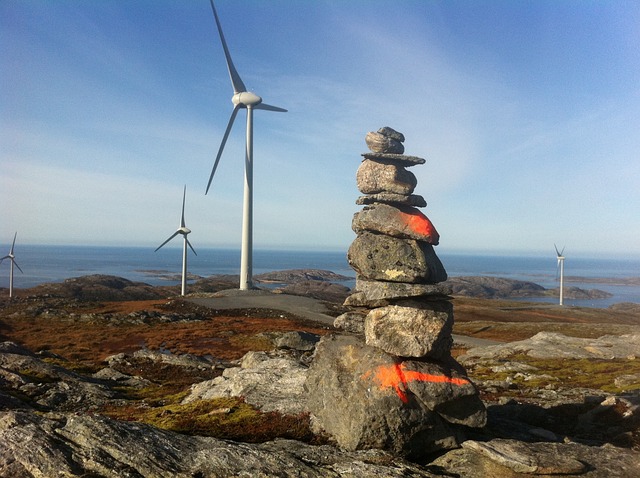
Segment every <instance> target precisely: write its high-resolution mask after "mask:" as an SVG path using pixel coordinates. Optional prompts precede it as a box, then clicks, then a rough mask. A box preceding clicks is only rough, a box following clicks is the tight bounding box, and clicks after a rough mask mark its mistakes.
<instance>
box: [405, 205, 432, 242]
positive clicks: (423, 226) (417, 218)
mask: <svg viewBox="0 0 640 478" xmlns="http://www.w3.org/2000/svg"><path fill="white" fill-rule="evenodd" d="M401 216H402V220H403V222H404V223H405V225H406V226H407V227H408V228H409V229H410V230H411V231H412V232H414V233H416V234H419V235H421V236H425V237H427V236H428V237H429V238H430V239H429V243H430V244H433V245H437V244H438V242H439V241H440V234H438V231H436V228H435V226H434V225H433V223H432V222H431V221H430V220H429V218H428V217H427V216H425V215H424V214H422V213H421V212H420V211H417V210H416V211H410V212H403V213H401Z"/></svg>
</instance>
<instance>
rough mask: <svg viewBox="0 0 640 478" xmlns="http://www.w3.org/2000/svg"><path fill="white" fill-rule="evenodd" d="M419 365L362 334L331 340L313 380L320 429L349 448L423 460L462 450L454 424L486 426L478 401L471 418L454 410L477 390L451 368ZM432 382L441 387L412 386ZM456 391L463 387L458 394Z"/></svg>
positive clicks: (320, 352) (309, 384) (312, 402)
mask: <svg viewBox="0 0 640 478" xmlns="http://www.w3.org/2000/svg"><path fill="white" fill-rule="evenodd" d="M411 367H413V368H411ZM416 367H417V366H415V365H414V364H413V362H398V359H397V358H396V357H393V356H391V355H389V354H387V353H385V352H383V351H382V350H380V349H378V348H376V347H369V346H367V345H365V344H364V343H363V342H362V341H361V340H359V339H358V338H357V337H354V336H338V335H331V336H326V337H323V339H322V340H321V341H320V343H319V344H318V347H317V349H316V357H315V360H314V361H313V363H312V365H311V367H310V369H309V373H308V376H307V381H306V383H305V389H306V390H307V396H308V399H307V403H308V406H309V410H310V411H311V413H312V419H313V424H314V427H315V428H316V430H317V431H324V432H326V433H328V434H329V435H330V436H331V437H333V438H334V439H335V440H336V442H337V443H338V445H339V446H340V447H342V448H344V449H347V450H357V449H367V448H380V449H386V450H390V451H392V452H394V453H397V454H400V455H406V456H413V457H418V456H423V455H424V454H427V453H431V452H434V451H438V450H445V449H450V448H453V447H456V446H457V444H458V443H459V440H460V438H461V435H460V431H459V429H458V428H457V427H456V426H454V425H451V424H449V423H448V422H447V420H448V419H451V418H452V417H453V419H452V421H455V422H456V423H465V424H467V425H470V426H477V425H478V424H480V423H483V422H482V420H481V418H482V416H480V418H478V413H480V412H478V409H477V404H475V408H473V409H472V410H471V411H470V412H469V413H468V417H467V418H468V420H465V418H464V417H463V415H464V412H461V411H460V410H458V408H457V406H456V405H454V403H458V402H459V401H460V399H461V398H462V397H466V396H467V395H469V394H470V393H473V394H475V389H474V388H473V385H471V384H470V382H469V380H468V379H467V378H466V377H463V376H459V375H457V372H452V371H451V370H449V369H447V368H446V367H441V368H439V369H438V371H436V368H434V367H437V365H431V366H426V365H425V367H432V368H428V369H426V370H428V372H425V371H424V370H425V369H422V368H416ZM414 369H415V370H414ZM454 374H455V375H454ZM425 380H426V381H432V382H433V384H432V385H431V386H430V387H431V388H428V387H427V386H425V387H423V388H420V386H419V385H418V384H413V383H412V382H422V381H425ZM411 387H413V389H414V390H415V391H416V392H417V394H416V393H415V392H414V391H413V390H412V388H411ZM454 387H462V388H461V389H460V391H458V390H456V391H455V392H454V391H453V389H454ZM427 395H428V397H427ZM448 402H450V403H451V404H452V405H451V407H448V406H447V403H448ZM478 403H479V401H478ZM438 409H443V410H446V412H445V413H444V414H440V413H439V412H438V411H437V410H438ZM480 415H481V413H480Z"/></svg>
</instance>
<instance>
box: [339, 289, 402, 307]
mask: <svg viewBox="0 0 640 478" xmlns="http://www.w3.org/2000/svg"><path fill="white" fill-rule="evenodd" d="M343 305H345V306H347V307H368V308H370V309H373V308H375V307H384V306H386V305H391V301H390V300H388V299H377V300H376V299H373V300H372V299H368V298H367V296H366V295H365V294H364V293H363V292H354V293H353V294H351V295H350V296H349V297H347V298H346V299H345V300H344V304H343Z"/></svg>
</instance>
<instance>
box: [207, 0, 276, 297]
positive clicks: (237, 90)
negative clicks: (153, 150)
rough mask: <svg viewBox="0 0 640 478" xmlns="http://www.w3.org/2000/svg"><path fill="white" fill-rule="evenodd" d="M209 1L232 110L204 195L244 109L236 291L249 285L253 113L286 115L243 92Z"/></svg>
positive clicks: (245, 90) (247, 287)
mask: <svg viewBox="0 0 640 478" xmlns="http://www.w3.org/2000/svg"><path fill="white" fill-rule="evenodd" d="M210 2H211V9H212V10H213V16H214V18H215V20H216V25H217V26H218V33H219V34H220V41H221V42H222V48H223V50H224V56H225V58H226V60H227V68H228V70H229V76H230V77H231V85H232V86H233V96H232V97H231V102H232V103H233V105H234V106H233V111H232V112H231V118H229V123H228V124H227V129H226V130H225V132H224V136H223V137H222V143H220V148H219V149H218V155H217V156H216V160H215V162H214V163H213V169H212V170H211V175H210V176H209V182H208V183H207V190H206V192H205V194H207V193H208V192H209V187H210V186H211V181H212V180H213V175H214V174H215V172H216V169H217V167H218V162H219V161H220V156H222V151H223V149H224V145H225V143H226V142H227V138H228V137H229V133H230V131H231V127H232V126H233V122H234V120H235V119H236V115H237V114H238V110H240V109H242V108H244V109H246V110H247V146H246V154H245V162H244V202H243V207H242V249H241V255H240V290H247V289H251V288H252V286H253V284H252V268H253V257H252V256H253V110H254V109H256V110H267V111H279V112H286V111H287V110H285V109H284V108H278V107H277V106H271V105H267V104H265V103H263V102H262V98H260V97H259V96H258V95H256V94H255V93H252V92H250V91H247V88H246V87H245V86H244V83H243V82H242V79H241V78H240V75H239V74H238V72H237V70H236V68H235V66H233V61H232V60H231V55H230V54H229V48H227V42H226V41H225V39H224V34H223V33H222V27H221V26H220V19H219V18H218V12H216V7H215V6H214V4H213V0H210Z"/></svg>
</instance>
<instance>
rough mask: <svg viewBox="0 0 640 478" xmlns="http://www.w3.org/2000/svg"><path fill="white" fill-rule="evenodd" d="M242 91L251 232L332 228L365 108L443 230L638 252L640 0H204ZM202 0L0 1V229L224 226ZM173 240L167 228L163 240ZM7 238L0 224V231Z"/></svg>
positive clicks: (318, 233) (350, 202)
mask: <svg viewBox="0 0 640 478" xmlns="http://www.w3.org/2000/svg"><path fill="white" fill-rule="evenodd" d="M216 7H217V10H218V14H219V16H220V20H221V22H222V27H223V30H224V34H225V37H226V40H227V43H228V46H229V49H230V52H231V56H232V58H233V61H234V63H235V66H236V69H237V70H238V72H239V74H240V76H241V77H242V79H243V81H244V83H245V84H246V85H247V88H248V89H249V90H250V91H253V92H255V93H256V94H258V95H260V96H261V97H262V98H263V99H264V102H265V103H268V104H271V105H275V106H279V107H282V108H286V109H287V110H288V112H287V113H277V112H269V111H257V112H256V113H255V115H254V201H255V202H254V248H257V249H270V248H277V249H283V248H291V249H296V250H314V249H324V250H345V251H346V250H347V248H348V247H349V244H350V243H351V242H352V241H353V239H354V238H355V234H354V233H353V231H352V230H351V220H352V217H353V214H354V213H355V212H357V211H358V210H359V209H360V208H361V207H360V206H357V205H356V204H355V200H356V199H357V197H358V196H359V195H360V193H359V191H358V190H357V187H356V180H355V175H356V171H357V168H358V166H359V165H360V162H361V160H362V157H361V154H362V153H365V152H367V147H366V144H365V142H364V137H365V135H366V133H367V132H369V131H376V130H377V129H379V128H380V127H383V126H389V127H391V128H394V129H396V130H398V131H400V132H402V133H403V134H404V135H405V137H406V140H405V143H404V144H405V153H406V154H409V155H413V156H419V157H422V158H425V159H426V163H425V164H424V165H420V166H415V167H412V168H411V171H412V172H413V173H414V174H415V175H416V177H417V179H418V185H417V187H416V190H415V193H416V194H419V195H422V196H423V197H424V198H425V199H426V201H427V203H428V205H427V207H426V208H424V209H422V212H424V213H425V214H426V215H427V216H428V217H429V218H430V219H431V220H432V222H433V223H434V225H435V227H436V229H437V230H438V232H439V233H440V236H441V238H440V245H439V246H438V249H437V251H438V252H473V253H478V252H488V253H489V252H491V253H493V252H496V253H502V254H524V253H530V252H538V251H542V252H545V253H546V252H548V253H549V254H551V255H553V254H555V251H554V250H553V247H554V244H557V245H558V247H566V250H565V255H566V256H569V255H570V254H581V255H591V256H594V257H599V256H603V255H604V256H606V255H622V256H625V255H634V256H640V239H639V238H640V153H639V152H640V134H639V131H640V2H637V1H635V0H628V1H623V0H607V1H606V2H604V1H586V0H583V1H578V0H573V1H570V0H536V1H520V0H504V1H500V0H492V1H488V0H486V1H479V0H446V1H444V0H443V1H435V0H366V1H365V0H350V1H348V2H347V1H344V0H313V1H311V0H304V1H303V0H295V1H294V0H273V1H267V0H260V1H257V0H235V1H231V0H217V1H216ZM232 94H233V90H232V87H231V83H230V80H229V75H228V71H227V68H226V63H225V59H224V54H223V50H222V46H221V43H220V38H219V37H218V34H217V31H216V28H215V23H214V18H213V15H212V12H211V7H210V5H209V2H208V1H207V0H189V1H186V0H153V1H152V0H102V1H100V2H97V1H81V0H57V1H49V0H3V1H2V2H0V252H1V251H2V249H3V248H5V247H6V248H8V247H9V246H10V243H11V240H12V239H13V235H14V233H15V232H16V231H17V232H18V242H17V244H19V243H20V242H22V243H27V244H83V245H109V246H143V247H154V248H155V247H157V245H159V244H160V243H161V242H162V241H164V240H165V239H166V238H167V237H168V236H169V235H171V234H172V233H173V232H174V231H175V230H176V229H177V227H178V226H179V222H180V212H181V206H182V191H183V187H184V186H185V185H186V187H187V196H186V211H185V218H186V225H187V227H189V228H190V229H191V230H192V233H191V235H190V236H189V239H190V241H191V243H192V244H193V245H194V247H195V248H196V249H197V248H198V247H201V248H203V247H225V248H226V247H231V248H236V247H237V248H239V247H240V238H241V223H242V198H243V193H242V187H243V181H244V177H243V174H244V173H243V169H244V141H245V140H244V138H245V121H246V120H245V118H246V115H245V111H244V110H242V111H241V112H240V113H239V114H238V117H237V119H236V122H235V124H234V128H233V130H232V133H231V135H230V137H229V140H228V142H227V145H226V147H225V150H224V153H223V156H222V159H221V161H220V165H219V167H218V170H217V172H216V175H215V177H214V179H213V182H212V185H211V189H210V191H209V193H208V194H207V195H205V194H204V193H205V189H206V185H207V181H208V178H209V174H210V172H211V168H212V166H213V161H214V159H215V155H216V153H217V151H218V147H219V145H220V141H221V139H222V136H223V134H224V130H225V128H226V126H227V122H228V120H229V116H230V114H231V111H232V107H233V105H232V103H231V96H232ZM180 242H181V241H179V240H177V239H176V240H175V241H174V243H172V245H174V246H175V247H180ZM3 244H4V245H3Z"/></svg>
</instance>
